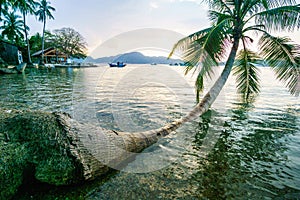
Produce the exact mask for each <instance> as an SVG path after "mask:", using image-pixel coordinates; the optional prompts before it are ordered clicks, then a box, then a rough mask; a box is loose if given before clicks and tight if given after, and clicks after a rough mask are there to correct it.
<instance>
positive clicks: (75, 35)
mask: <svg viewBox="0 0 300 200" xmlns="http://www.w3.org/2000/svg"><path fill="white" fill-rule="evenodd" d="M54 11H55V8H54V7H52V6H51V3H50V1H47V0H39V1H34V0H2V1H0V32H1V35H0V40H1V41H6V42H9V43H11V44H13V45H16V46H18V47H19V48H20V49H21V50H22V52H23V58H24V60H25V61H27V62H28V63H32V58H31V55H32V54H33V53H35V52H37V51H40V50H41V51H42V57H41V58H40V59H39V60H38V62H39V63H40V64H43V60H44V53H43V52H44V50H45V49H47V48H49V47H54V48H56V49H57V50H59V51H61V52H63V53H64V54H66V55H67V57H76V58H85V57H86V49H87V43H86V42H85V39H84V37H83V36H82V35H81V34H80V33H79V32H77V31H76V30H74V29H73V28H67V27H63V28H61V29H56V30H53V31H49V30H46V26H47V21H48V20H54V16H53V14H52V13H53V12H54ZM29 15H32V16H35V17H36V19H37V23H38V22H42V28H41V32H42V33H39V32H38V33H35V34H33V35H30V34H29V33H30V27H29V26H28V25H27V23H26V20H27V17H28V16H29ZM35 61H36V60H35Z"/></svg>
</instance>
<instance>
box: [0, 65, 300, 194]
mask: <svg viewBox="0 0 300 200" xmlns="http://www.w3.org/2000/svg"><path fill="white" fill-rule="evenodd" d="M220 70H221V67H220V68H216V69H215V76H216V77H217V76H218V74H219V73H220ZM260 71H261V75H260V79H261V89H260V90H261V93H260V95H259V96H258V97H257V98H256V100H255V101H254V102H253V103H249V104H244V103H242V102H241V101H240V98H239V95H237V94H236V89H235V79H234V77H230V78H229V80H228V82H227V83H226V85H225V88H224V89H223V90H222V92H221V94H220V95H219V97H218V99H217V101H216V102H215V103H214V104H213V106H212V108H211V109H210V110H209V111H208V112H207V113H206V114H204V116H202V117H199V118H197V119H196V120H194V121H192V122H189V123H187V124H185V125H183V126H182V127H181V128H179V129H178V130H176V131H175V132H173V133H172V134H171V135H169V136H167V137H166V138H163V139H161V140H160V141H159V142H158V143H157V144H155V145H153V146H151V147H149V148H147V149H145V150H144V151H143V152H142V153H140V154H138V155H137V156H136V157H135V160H133V161H132V162H131V163H129V164H128V165H127V166H125V167H124V168H123V169H122V170H121V171H113V172H112V173H111V174H110V175H109V176H107V177H106V178H105V179H104V181H103V180H100V179H99V180H96V181H93V182H92V183H87V184H83V185H77V186H72V187H63V188H56V187H49V186H47V185H43V184H37V185H36V186H35V187H34V188H35V189H29V188H26V187H25V188H23V187H22V188H20V192H19V193H18V194H17V197H15V198H16V199H91V200H92V199H300V99H299V97H293V96H291V95H290V94H289V92H288V90H287V89H286V88H285V87H284V84H282V83H280V82H278V81H277V80H276V79H275V78H274V75H273V72H272V70H271V69H270V68H260ZM213 79H214V78H213ZM213 81H214V80H207V81H206V87H205V91H206V90H207V89H208V88H209V87H210V86H211V84H212V83H213ZM0 105H3V106H5V107H6V108H11V109H31V110H43V111H50V112H51V111H63V112H67V113H69V114H70V115H71V116H72V117H73V118H75V119H76V120H78V121H80V122H83V123H92V124H95V125H97V126H101V127H104V128H107V129H114V130H119V131H126V132H138V131H144V130H151V129H154V128H159V127H161V126H162V125H164V124H166V123H168V122H171V121H172V120H174V119H177V118H180V117H182V116H184V115H185V114H186V113H188V112H189V111H190V110H191V109H192V108H193V106H194V105H195V94H194V77H193V76H192V75H186V76H184V68H183V67H180V66H166V65H155V66H152V65H128V66H126V67H125V68H109V67H108V66H105V65H101V66H99V67H94V68H64V69H61V68H57V69H44V70H37V69H30V70H29V71H28V73H27V74H23V75H3V76H0ZM39 187H40V188H39ZM31 188H32V187H31Z"/></svg>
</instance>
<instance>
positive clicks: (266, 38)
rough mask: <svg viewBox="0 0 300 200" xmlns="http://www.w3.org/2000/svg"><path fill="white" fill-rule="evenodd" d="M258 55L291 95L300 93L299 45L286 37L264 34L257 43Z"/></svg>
mask: <svg viewBox="0 0 300 200" xmlns="http://www.w3.org/2000/svg"><path fill="white" fill-rule="evenodd" d="M259 48H260V54H261V55H262V56H263V57H264V59H265V60H266V61H267V63H268V65H269V66H271V67H272V68H273V69H274V71H275V73H276V75H277V78H278V79H279V80H280V81H283V82H284V83H285V85H286V86H287V87H288V89H289V91H290V93H291V94H293V95H296V96H298V95H299V93H300V45H297V44H294V43H292V41H291V40H290V39H289V38H287V37H274V36H271V35H269V34H267V33H265V34H264V35H263V36H262V37H261V39H260V41H259Z"/></svg>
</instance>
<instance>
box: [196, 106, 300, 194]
mask: <svg viewBox="0 0 300 200" xmlns="http://www.w3.org/2000/svg"><path fill="white" fill-rule="evenodd" d="M297 113H298V111H297V110H296V109H295V108H288V109H285V110H280V112H279V113H278V110H276V112H272V111H270V112H264V113H261V112H260V111H259V110H255V109H254V107H253V106H252V105H251V104H237V106H236V108H234V109H232V110H229V111H228V112H227V113H226V115H230V116H231V118H230V120H227V121H225V122H224V125H223V128H222V131H221V135H220V138H219V139H218V140H217V142H216V144H215V146H214V148H213V149H212V150H211V152H210V153H209V154H208V155H207V156H206V157H205V158H200V159H199V167H200V168H199V170H198V172H197V173H195V174H194V175H193V179H195V180H196V181H197V182H198V183H197V184H198V185H199V187H198V190H197V194H196V196H197V197H198V198H200V199H207V198H208V199H228V198H229V199H232V198H234V199H245V198H247V199H254V198H262V197H263V198H295V197H296V196H297V195H298V196H299V194H300V188H299V185H298V186H297V180H299V174H298V173H297V170H299V169H297V168H298V167H299V166H298V167H297V168H295V169H293V168H292V167H291V166H290V163H291V161H290V159H289V157H288V154H287V151H288V150H289V148H288V145H289V144H290V143H291V142H292V141H291V140H292V139H291V138H292V136H293V135H295V134H297V133H299V130H300V128H299V127H300V126H299V120H298V118H299V115H297ZM208 116H209V115H206V116H203V117H206V118H204V119H202V121H203V122H207V123H203V124H201V125H200V127H201V130H202V131H201V132H199V133H197V135H196V136H195V138H196V139H195V140H194V143H195V144H194V145H195V146H198V147H200V146H201V145H202V140H201V138H203V136H204V135H205V134H207V131H209V127H207V125H208V124H210V122H211V120H212V119H211V118H210V117H208ZM207 117H208V118H207ZM199 138H200V139H199ZM294 154H295V153H294ZM296 155H297V154H296ZM298 183H299V182H298Z"/></svg>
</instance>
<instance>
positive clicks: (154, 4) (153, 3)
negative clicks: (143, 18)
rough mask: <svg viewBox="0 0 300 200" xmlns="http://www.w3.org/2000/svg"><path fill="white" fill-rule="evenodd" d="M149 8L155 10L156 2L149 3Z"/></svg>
mask: <svg viewBox="0 0 300 200" xmlns="http://www.w3.org/2000/svg"><path fill="white" fill-rule="evenodd" d="M150 7H151V8H153V9H156V8H158V4H157V3H156V2H150Z"/></svg>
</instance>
